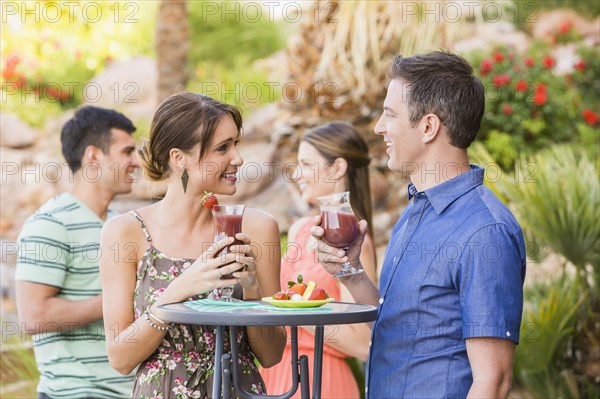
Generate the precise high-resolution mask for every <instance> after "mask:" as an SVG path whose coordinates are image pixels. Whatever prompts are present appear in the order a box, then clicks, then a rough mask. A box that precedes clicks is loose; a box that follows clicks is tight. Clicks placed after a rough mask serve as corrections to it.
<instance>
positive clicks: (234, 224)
mask: <svg viewBox="0 0 600 399" xmlns="http://www.w3.org/2000/svg"><path fill="white" fill-rule="evenodd" d="M245 207H246V206H245V205H219V204H217V205H214V206H213V207H212V214H213V219H214V221H215V238H214V242H217V241H220V240H222V239H224V238H226V237H233V238H235V235H236V234H237V233H241V232H242V217H243V216H244V208H245ZM238 244H243V242H241V241H239V240H237V239H236V240H235V241H234V242H233V244H230V245H228V246H226V247H225V248H223V249H222V250H221V251H219V253H217V256H223V255H225V254H227V253H228V252H229V248H230V247H231V246H232V245H238ZM223 266H226V265H223ZM223 266H221V267H223ZM221 278H222V279H232V278H234V277H233V274H232V273H229V274H224V275H223V276H222V277H221ZM234 288H235V286H234V285H231V286H226V287H223V288H222V289H221V294H222V296H221V298H220V300H221V301H225V302H241V301H240V300H239V299H236V298H233V297H232V295H233V291H234Z"/></svg>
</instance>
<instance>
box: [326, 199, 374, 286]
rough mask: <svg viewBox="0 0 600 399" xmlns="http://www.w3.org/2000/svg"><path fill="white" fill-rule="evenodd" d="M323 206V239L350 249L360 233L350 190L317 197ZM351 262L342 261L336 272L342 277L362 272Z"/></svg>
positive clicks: (332, 244)
mask: <svg viewBox="0 0 600 399" xmlns="http://www.w3.org/2000/svg"><path fill="white" fill-rule="evenodd" d="M317 199H318V200H319V204H320V207H321V227H323V229H324V230H325V234H324V235H323V241H325V242H326V243H327V244H329V245H331V246H332V247H335V248H340V249H343V250H344V251H347V250H348V247H350V244H352V243H353V242H354V240H356V238H357V237H358V234H359V227H358V220H356V217H355V216H354V213H353V212H352V207H351V206H350V192H349V191H345V192H343V193H336V194H331V195H326V196H323V197H319V198H317ZM362 272H363V269H362V268H355V267H354V266H352V265H351V264H350V263H349V262H344V263H342V269H341V270H340V271H339V272H338V273H336V274H334V275H333V276H334V277H337V278H340V277H344V276H351V275H353V274H359V273H362Z"/></svg>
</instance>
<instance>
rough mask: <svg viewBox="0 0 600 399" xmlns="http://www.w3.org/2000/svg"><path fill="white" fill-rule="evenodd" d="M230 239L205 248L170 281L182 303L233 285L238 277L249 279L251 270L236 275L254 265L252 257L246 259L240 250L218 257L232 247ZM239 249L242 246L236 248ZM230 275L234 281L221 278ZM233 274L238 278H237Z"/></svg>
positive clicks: (252, 271)
mask: <svg viewBox="0 0 600 399" xmlns="http://www.w3.org/2000/svg"><path fill="white" fill-rule="evenodd" d="M233 242H234V238H233V237H226V238H224V239H222V240H219V241H217V242H215V243H213V244H211V245H210V247H208V249H207V250H206V251H205V252H204V253H203V254H202V255H201V256H200V257H199V258H198V259H197V260H196V261H195V262H194V263H192V264H191V265H190V266H189V267H188V268H187V269H185V271H184V272H183V273H182V274H181V275H180V276H178V277H176V278H175V280H173V282H172V283H171V284H170V285H169V288H171V287H173V288H172V289H173V290H176V292H178V293H179V295H178V296H180V297H181V298H180V299H181V300H186V299H188V298H190V297H192V296H194V295H198V294H203V293H205V292H210V291H212V290H214V289H215V288H222V287H227V286H231V285H235V284H236V283H237V282H238V278H237V277H238V276H242V277H243V278H244V279H249V278H251V277H250V276H252V275H254V270H249V271H244V272H239V270H240V269H242V268H244V266H245V265H247V264H254V258H253V257H249V256H245V253H244V251H243V250H238V251H231V252H229V253H227V254H219V252H220V251H222V250H223V248H225V247H226V246H228V245H231V244H233ZM238 247H244V246H243V245H238ZM229 273H233V276H234V278H229V279H224V278H222V277H223V276H225V275H227V274H229ZM236 274H237V275H238V276H236Z"/></svg>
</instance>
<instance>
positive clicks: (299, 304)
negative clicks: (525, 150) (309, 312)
mask: <svg viewBox="0 0 600 399" xmlns="http://www.w3.org/2000/svg"><path fill="white" fill-rule="evenodd" d="M261 301H263V302H267V303H269V304H271V305H273V306H277V307H279V308H318V307H319V306H323V305H325V304H326V303H329V302H333V301H334V299H333V298H327V299H319V300H313V301H291V300H288V301H284V300H280V299H273V298H271V297H270V296H266V297H264V298H262V299H261Z"/></svg>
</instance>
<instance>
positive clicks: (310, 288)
mask: <svg viewBox="0 0 600 399" xmlns="http://www.w3.org/2000/svg"><path fill="white" fill-rule="evenodd" d="M316 287H317V283H315V282H314V281H309V282H308V284H307V285H306V291H304V294H302V297H303V298H304V300H305V301H308V300H309V298H310V295H311V294H312V292H313V290H314V289H315V288H316Z"/></svg>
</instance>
